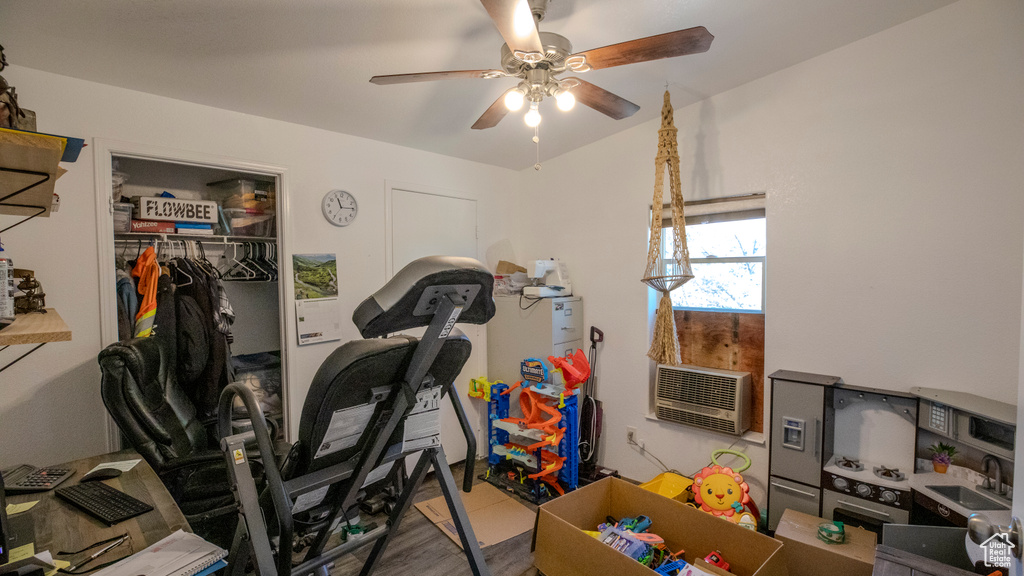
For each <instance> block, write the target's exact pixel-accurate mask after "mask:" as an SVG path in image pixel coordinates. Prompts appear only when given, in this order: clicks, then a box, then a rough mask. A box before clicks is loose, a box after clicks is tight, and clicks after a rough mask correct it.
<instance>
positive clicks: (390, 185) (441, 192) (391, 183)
mask: <svg viewBox="0 0 1024 576" xmlns="http://www.w3.org/2000/svg"><path fill="white" fill-rule="evenodd" d="M395 190H406V191H408V192H415V193H417V194H428V195H431V196H443V197H445V198H457V199H459V200H472V201H474V202H476V203H477V204H476V207H477V215H476V230H474V236H475V237H476V255H475V256H474V258H476V259H477V260H479V259H480V211H479V208H480V195H479V194H476V193H473V192H463V191H457V190H451V189H448V188H441V187H438V186H426V185H423V184H413V183H410V182H401V181H398V180H385V181H384V278H385V280H391V278H392V277H393V276H394V275H395V269H394V268H395V255H394V247H395V242H394V240H395V237H394V216H393V214H392V213H391V205H392V204H391V203H392V202H393V201H394V191H395Z"/></svg>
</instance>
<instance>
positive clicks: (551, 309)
mask: <svg viewBox="0 0 1024 576" xmlns="http://www.w3.org/2000/svg"><path fill="white" fill-rule="evenodd" d="M520 302H521V303H520ZM494 304H495V308H496V311H495V314H494V318H492V319H491V321H490V322H488V323H487V378H488V379H490V380H492V381H493V380H496V379H497V380H502V381H504V382H505V383H507V384H512V383H515V382H518V381H519V380H522V377H521V376H520V375H519V364H520V363H521V362H522V361H523V360H525V359H526V358H539V359H541V360H544V361H545V362H547V358H548V356H567V355H569V354H573V353H575V352H576V350H577V349H582V348H583V299H582V298H580V297H579V296H566V297H562V298H543V299H540V300H534V301H528V300H526V299H523V300H522V301H520V299H519V297H518V296H515V297H502V296H498V297H495V299H494Z"/></svg>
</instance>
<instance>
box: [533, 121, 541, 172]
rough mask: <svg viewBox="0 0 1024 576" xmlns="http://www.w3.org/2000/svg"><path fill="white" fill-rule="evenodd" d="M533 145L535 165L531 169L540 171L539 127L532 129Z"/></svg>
mask: <svg viewBox="0 0 1024 576" xmlns="http://www.w3.org/2000/svg"><path fill="white" fill-rule="evenodd" d="M533 143H534V144H536V145H537V163H536V164H534V165H533V169H534V170H540V168H541V166H540V126H534V127H533Z"/></svg>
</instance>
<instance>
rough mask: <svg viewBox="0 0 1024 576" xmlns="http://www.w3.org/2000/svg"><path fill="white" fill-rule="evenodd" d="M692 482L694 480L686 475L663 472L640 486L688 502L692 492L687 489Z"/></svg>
mask: <svg viewBox="0 0 1024 576" xmlns="http://www.w3.org/2000/svg"><path fill="white" fill-rule="evenodd" d="M691 484H693V480H691V479H689V478H687V477H685V476H680V475H679V474H673V473H672V472H662V473H661V474H658V475H657V476H655V477H654V478H653V479H651V480H648V481H647V482H644V483H643V484H641V485H640V487H641V488H643V489H644V490H647V491H648V492H654V493H656V494H661V495H662V496H664V497H666V498H672V499H673V500H678V501H680V502H683V503H686V502H689V499H690V492H689V491H687V488H689V487H690V485H691Z"/></svg>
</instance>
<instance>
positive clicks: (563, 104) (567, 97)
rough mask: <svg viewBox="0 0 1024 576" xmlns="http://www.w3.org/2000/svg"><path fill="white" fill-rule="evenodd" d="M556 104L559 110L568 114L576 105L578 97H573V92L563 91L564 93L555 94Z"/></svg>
mask: <svg viewBox="0 0 1024 576" xmlns="http://www.w3.org/2000/svg"><path fill="white" fill-rule="evenodd" d="M555 103H556V104H558V109H559V110H561V111H562V112H568V111H569V110H572V108H573V106H575V105H576V97H575V96H573V95H572V92H569V91H568V90H563V91H562V92H559V93H558V94H555Z"/></svg>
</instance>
